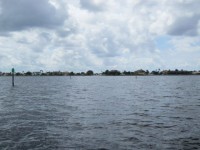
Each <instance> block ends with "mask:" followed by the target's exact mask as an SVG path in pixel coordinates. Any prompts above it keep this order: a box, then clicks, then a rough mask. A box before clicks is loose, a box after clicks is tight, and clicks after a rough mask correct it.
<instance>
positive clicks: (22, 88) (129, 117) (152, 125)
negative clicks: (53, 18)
mask: <svg viewBox="0 0 200 150" xmlns="http://www.w3.org/2000/svg"><path fill="white" fill-rule="evenodd" d="M15 80H16V81H15V82H16V86H15V87H11V78H10V77H0V149H4V150H15V149H19V150H26V149H34V150H43V149H48V150H49V149H52V150H54V149H60V150H65V149H67V150H73V149H78V150H79V149H99V150H100V149H102V150H103V149H104V150H106V149H113V150H118V149H120V150H121V149H130V150H133V149H158V150H160V149H170V150H171V149H200V92H199V91H200V76H157V77H155V76H149V77H138V78H137V79H136V78H135V77H72V78H71V79H70V78H69V77H16V79H15Z"/></svg>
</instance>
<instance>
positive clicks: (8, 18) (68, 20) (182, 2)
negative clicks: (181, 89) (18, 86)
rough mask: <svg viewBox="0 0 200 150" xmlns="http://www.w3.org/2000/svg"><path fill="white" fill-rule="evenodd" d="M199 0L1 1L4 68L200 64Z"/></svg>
mask: <svg viewBox="0 0 200 150" xmlns="http://www.w3.org/2000/svg"><path fill="white" fill-rule="evenodd" d="M199 8H200V0H123V1H122V0H59V1H58V0H0V71H5V72H6V71H10V70H11V68H12V67H15V69H16V71H38V70H44V71H58V70H60V71H75V72H81V71H87V70H93V71H95V72H102V71H105V70H106V69H109V70H112V69H118V70H120V71H123V70H129V71H134V70H137V69H144V70H147V69H148V70H156V69H161V70H165V69H171V70H172V69H184V70H200V9H199Z"/></svg>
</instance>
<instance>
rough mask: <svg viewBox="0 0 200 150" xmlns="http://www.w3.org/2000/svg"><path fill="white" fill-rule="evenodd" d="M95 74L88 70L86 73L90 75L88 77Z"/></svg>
mask: <svg viewBox="0 0 200 150" xmlns="http://www.w3.org/2000/svg"><path fill="white" fill-rule="evenodd" d="M93 74H94V72H93V71H92V70H88V71H87V72H86V75H88V76H91V75H93Z"/></svg>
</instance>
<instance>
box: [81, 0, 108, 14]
mask: <svg viewBox="0 0 200 150" xmlns="http://www.w3.org/2000/svg"><path fill="white" fill-rule="evenodd" d="M80 4H81V6H82V8H84V9H87V10H89V11H94V12H98V11H102V10H103V9H104V7H103V3H99V4H96V3H95V2H94V1H93V0H80Z"/></svg>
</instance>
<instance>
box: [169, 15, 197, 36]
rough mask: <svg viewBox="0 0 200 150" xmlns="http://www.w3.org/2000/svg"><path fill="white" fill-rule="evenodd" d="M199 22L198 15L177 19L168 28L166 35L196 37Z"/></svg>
mask: <svg viewBox="0 0 200 150" xmlns="http://www.w3.org/2000/svg"><path fill="white" fill-rule="evenodd" d="M199 20H200V15H195V16H192V17H180V18H177V19H176V20H175V22H174V23H173V24H172V25H171V26H170V27H169V30H168V34H170V35H175V36H179V35H186V36H196V35H198V22H199Z"/></svg>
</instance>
